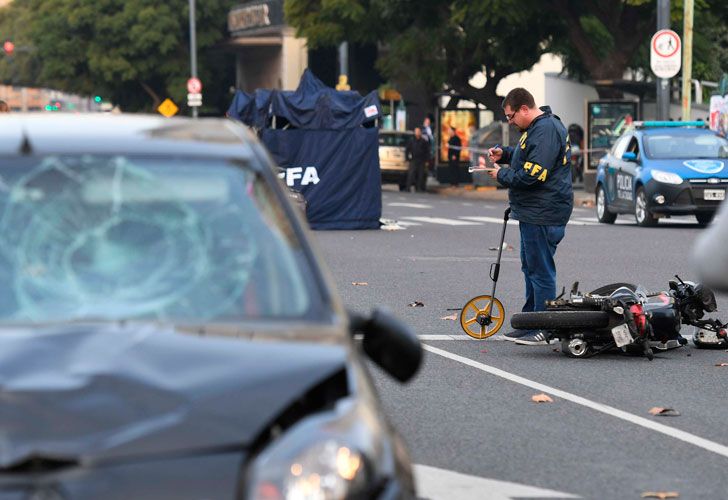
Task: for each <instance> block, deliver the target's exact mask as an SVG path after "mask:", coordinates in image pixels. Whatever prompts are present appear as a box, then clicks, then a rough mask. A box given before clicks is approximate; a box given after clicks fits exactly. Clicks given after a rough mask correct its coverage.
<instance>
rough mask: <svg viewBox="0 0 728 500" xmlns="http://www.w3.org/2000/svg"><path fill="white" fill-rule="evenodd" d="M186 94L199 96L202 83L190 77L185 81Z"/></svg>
mask: <svg viewBox="0 0 728 500" xmlns="http://www.w3.org/2000/svg"><path fill="white" fill-rule="evenodd" d="M187 92H189V93H190V94H199V93H200V92H202V82H201V81H200V79H199V78H197V77H194V76H193V77H192V78H190V79H189V80H187Z"/></svg>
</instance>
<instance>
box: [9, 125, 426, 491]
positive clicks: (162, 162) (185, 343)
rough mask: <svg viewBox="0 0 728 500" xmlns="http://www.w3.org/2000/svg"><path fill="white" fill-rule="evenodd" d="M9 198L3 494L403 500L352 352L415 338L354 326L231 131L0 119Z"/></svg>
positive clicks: (258, 155) (389, 325)
mask: <svg viewBox="0 0 728 500" xmlns="http://www.w3.org/2000/svg"><path fill="white" fill-rule="evenodd" d="M0 204H1V205H2V209H1V210H0V276H1V277H2V283H3V286H2V287H1V288H0V294H1V299H0V374H1V375H0V380H1V382H0V398H2V404H1V408H2V410H0V435H1V439H0V499H6V498H7V499H10V498H13V499H15V498H46V499H51V498H52V499H54V500H61V499H99V498H104V499H125V500H126V499H131V498H133V499H165V498H174V499H178V500H179V499H189V500H200V499H261V500H262V499H266V500H272V499H293V498H317V499H333V498H410V497H413V496H414V494H415V492H414V485H413V479H412V470H411V464H410V461H409V458H408V454H407V451H406V448H405V446H404V444H403V442H402V440H401V438H400V437H399V435H398V434H397V433H396V431H395V430H394V429H393V427H392V426H391V425H390V423H389V422H388V421H387V420H386V418H385V417H384V416H383V414H382V411H381V409H380V404H379V401H378V398H377V395H376V392H375V390H374V388H373V386H372V384H371V382H370V380H369V376H368V373H367V367H366V366H365V363H364V361H363V356H362V352H364V353H366V354H367V355H368V356H369V358H371V359H372V360H373V361H374V362H375V363H377V364H378V365H379V366H380V367H381V368H383V369H384V370H385V371H386V372H388V373H389V374H391V375H392V376H394V377H395V378H397V379H398V380H400V381H406V380H408V379H410V378H411V377H412V376H413V375H414V374H415V372H416V371H417V368H418V366H419V363H420V361H421V356H422V352H421V346H420V344H419V341H418V340H417V337H416V336H415V335H413V334H412V333H411V332H410V331H409V330H408V329H407V328H406V327H405V326H404V325H402V324H401V323H400V322H399V321H398V320H396V319H395V318H394V317H392V316H391V315H389V314H388V313H386V312H382V311H375V312H374V313H372V314H371V315H368V316H359V315H356V314H348V313H347V312H346V311H345V309H344V308H343V306H342V304H341V302H340V300H339V299H338V298H337V296H336V295H335V293H334V292H333V290H332V287H331V285H330V282H329V281H328V279H327V278H326V273H325V270H324V269H322V266H321V261H320V259H319V257H318V256H317V255H316V253H315V251H314V250H313V249H312V248H311V246H310V244H309V242H308V239H307V238H308V236H307V229H306V228H305V227H304V225H303V224H302V218H301V215H300V214H299V213H298V211H297V210H296V209H295V208H294V207H293V206H292V205H291V203H290V201H289V200H288V197H287V196H286V193H285V192H284V190H283V189H282V187H281V184H280V183H279V182H278V181H277V179H276V176H275V172H274V167H273V165H272V163H271V160H270V158H269V157H268V155H267V153H266V152H265V151H264V149H263V148H262V147H261V146H260V144H259V143H258V142H257V140H256V139H255V138H254V137H253V136H252V135H251V134H250V133H248V132H247V130H246V129H244V128H243V127H242V126H239V125H236V124H234V123H232V122H229V121H226V120H187V119H171V120H169V119H164V118H161V117H154V116H114V115H40V114H38V115H22V114H17V115H6V116H3V117H0ZM354 334H360V335H361V337H362V338H363V340H362V341H361V342H359V340H355V339H354Z"/></svg>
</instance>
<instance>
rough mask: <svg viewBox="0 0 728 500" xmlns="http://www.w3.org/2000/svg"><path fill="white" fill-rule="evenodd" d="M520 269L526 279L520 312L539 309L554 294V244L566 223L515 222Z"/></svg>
mask: <svg viewBox="0 0 728 500" xmlns="http://www.w3.org/2000/svg"><path fill="white" fill-rule="evenodd" d="M518 225H519V228H520V230H521V271H523V276H524V278H525V279H526V303H525V304H524V305H523V309H522V311H524V312H530V311H543V310H545V309H546V305H545V302H546V301H547V300H553V299H554V298H555V297H556V264H555V263H554V254H556V246H557V245H558V244H559V242H560V241H561V240H562V239H563V238H564V234H565V233H566V226H542V225H539V224H529V223H527V222H519V224H518Z"/></svg>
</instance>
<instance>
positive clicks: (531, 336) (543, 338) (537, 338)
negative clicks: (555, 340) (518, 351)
mask: <svg viewBox="0 0 728 500" xmlns="http://www.w3.org/2000/svg"><path fill="white" fill-rule="evenodd" d="M514 342H515V343H516V344H518V345H547V344H548V343H549V334H548V333H546V332H544V331H543V330H538V331H535V332H528V334H527V335H524V336H522V337H520V338H517V339H516V340H514Z"/></svg>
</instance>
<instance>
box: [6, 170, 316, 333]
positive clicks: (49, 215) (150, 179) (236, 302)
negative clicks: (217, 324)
mask: <svg viewBox="0 0 728 500" xmlns="http://www.w3.org/2000/svg"><path fill="white" fill-rule="evenodd" d="M0 176H1V182H0V212H1V213H2V216H1V217H0V259H1V260H0V276H1V277H2V278H1V279H2V282H3V283H4V284H5V286H3V287H2V288H1V289H0V321H2V322H26V321H31V322H52V321H67V320H81V319H84V318H90V319H102V320H119V319H133V318H146V319H158V320H171V321H174V320H180V321H196V320H216V321H232V320H241V319H246V318H252V317H259V316H296V315H302V314H304V313H305V312H306V310H307V308H308V307H309V299H308V293H309V291H308V290H307V286H306V284H305V283H304V279H303V276H302V275H301V271H300V270H299V268H298V263H297V261H298V260H300V259H299V257H298V256H297V254H298V252H299V249H298V245H297V243H296V242H295V240H294V239H293V238H291V236H290V234H289V233H288V234H287V230H286V224H284V223H282V222H281V221H280V220H277V219H276V218H277V214H276V212H275V210H273V209H272V208H271V205H270V204H271V201H272V200H271V199H270V196H271V193H269V192H268V191H267V190H266V189H265V188H264V186H263V185H262V184H261V183H259V182H258V181H256V176H255V175H254V174H253V173H252V172H250V171H247V170H244V169H242V168H240V167H238V166H235V165H231V164H227V163H225V162H222V161H202V160H200V161H195V160H189V159H186V160H183V161H170V160H160V159H153V158H134V157H126V156H47V157H43V158H27V159H25V158H24V159H11V160H8V159H3V160H2V171H0ZM261 212H262V213H261Z"/></svg>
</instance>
